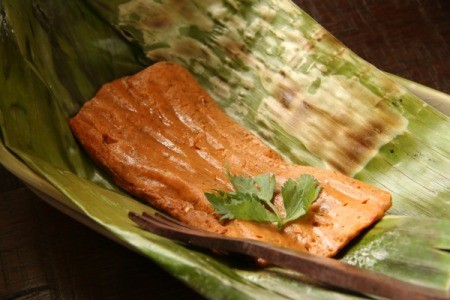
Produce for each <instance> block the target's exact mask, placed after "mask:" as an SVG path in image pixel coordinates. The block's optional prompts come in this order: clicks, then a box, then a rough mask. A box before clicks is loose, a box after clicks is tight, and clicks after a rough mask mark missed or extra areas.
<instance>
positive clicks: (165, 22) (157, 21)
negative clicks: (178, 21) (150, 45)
mask: <svg viewBox="0 0 450 300" xmlns="http://www.w3.org/2000/svg"><path fill="white" fill-rule="evenodd" d="M145 25H147V26H148V27H151V28H155V29H159V28H165V27H169V26H170V25H172V20H171V19H170V17H169V15H168V14H166V15H160V16H156V17H149V18H147V19H146V20H145Z"/></svg>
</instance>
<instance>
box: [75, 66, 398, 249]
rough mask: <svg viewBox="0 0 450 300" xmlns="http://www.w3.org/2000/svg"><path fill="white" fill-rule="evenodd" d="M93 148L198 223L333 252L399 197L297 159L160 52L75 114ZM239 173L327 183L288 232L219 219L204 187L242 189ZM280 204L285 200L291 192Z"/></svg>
mask: <svg viewBox="0 0 450 300" xmlns="http://www.w3.org/2000/svg"><path fill="white" fill-rule="evenodd" d="M69 123H70V126H71V128H72V131H73V133H74V134H75V136H76V137H77V139H78V141H79V142H80V143H81V145H82V146H83V147H84V148H85V149H86V151H87V153H88V154H89V155H90V157H92V159H93V160H94V161H96V162H97V163H98V164H99V165H101V166H102V167H104V168H105V169H106V170H107V171H108V172H109V173H110V174H111V175H112V177H113V178H114V180H115V182H116V183H117V184H118V185H119V186H120V187H122V188H123V189H125V190H126V191H128V192H130V193H131V194H133V195H136V196H138V197H140V198H142V199H145V200H146V201H148V202H149V203H150V204H152V205H153V206H155V207H156V208H158V209H160V210H163V211H165V212H167V213H169V214H170V215H172V216H173V217H175V218H177V219H179V220H181V221H182V222H185V223H187V224H189V225H191V226H194V227H197V228H201V229H204V230H208V231H212V232H216V233H219V234H223V235H226V236H233V237H245V238H251V239H258V240H261V241H265V242H268V243H273V244H277V245H279V246H283V247H289V248H294V249H297V250H299V251H307V252H310V253H312V254H316V255H321V256H333V255H335V254H336V253H337V252H338V251H339V250H340V249H342V247H344V246H345V245H346V244H347V243H348V242H349V241H350V240H351V239H352V238H354V237H355V236H357V235H358V234H359V233H360V232H361V231H362V230H363V229H364V228H366V227H368V226H369V225H371V224H372V223H373V222H375V221H376V220H378V219H380V218H381V217H382V216H383V215H384V213H385V211H386V210H387V209H388V208H389V207H390V205H391V197H390V195H389V194H388V193H386V192H384V191H382V190H380V189H378V188H375V187H373V186H370V185H368V184H366V183H363V182H361V181H358V180H355V179H352V178H349V177H347V176H345V175H342V174H340V173H338V172H336V171H331V170H320V169H316V168H312V167H305V166H298V165H293V164H290V163H287V162H285V161H283V159H282V158H281V157H280V156H279V155H278V154H277V153H276V152H274V151H273V150H272V149H271V148H269V147H268V146H266V145H265V144H264V143H263V142H262V141H260V140H259V139H258V138H257V137H256V136H255V135H254V134H252V133H251V132H250V131H248V130H247V129H245V128H244V127H242V126H241V125H239V124H237V123H235V122H234V121H233V120H232V119H231V118H230V117H228V116H227V115H226V114H225V113H224V112H223V111H222V110H221V109H220V108H219V107H218V106H217V105H216V104H215V102H214V101H213V100H212V99H211V97H210V96H209V95H208V94H207V93H206V91H205V90H203V89H202V88H201V87H200V85H199V84H198V83H197V81H196V80H195V78H194V77H193V76H192V75H191V74H190V73H189V72H188V71H187V70H186V69H184V68H183V67H181V66H179V65H177V64H174V63H167V62H160V63H157V64H154V65H153V66H150V67H148V68H147V69H145V70H143V71H141V72H140V73H138V74H136V75H133V76H129V77H124V78H121V79H118V80H115V81H113V82H111V83H107V84H105V85H104V86H103V87H102V88H101V89H100V90H99V92H98V93H97V95H96V96H95V97H94V98H93V99H92V100H90V101H88V102H86V103H85V105H84V106H83V107H82V109H81V110H80V112H79V113H78V114H77V115H76V116H75V117H73V118H72V119H70V120H69ZM226 166H228V168H229V170H230V172H231V173H233V174H239V175H246V176H255V175H258V174H263V173H271V174H275V175H276V178H277V188H278V189H279V187H280V186H281V185H282V184H283V183H284V182H285V181H286V180H287V179H288V178H294V179H295V178H297V177H298V176H299V175H301V174H311V175H313V176H314V177H316V178H317V180H318V181H319V183H320V185H321V186H322V191H321V193H320V195H319V197H318V198H317V200H316V201H315V202H314V203H313V204H312V206H311V208H310V209H309V211H308V213H307V214H306V215H305V216H303V217H301V218H300V219H298V220H296V221H293V222H291V223H289V224H288V225H287V226H286V227H285V228H284V229H283V230H282V231H281V232H278V231H277V229H276V225H275V224H265V223H255V222H250V221H243V220H232V221H227V222H225V223H223V222H219V221H218V218H217V216H215V215H214V213H213V209H212V207H211V206H210V204H209V202H208V200H207V199H206V197H205V196H204V193H205V192H213V191H214V190H216V189H218V190H232V185H231V183H230V182H229V180H228V178H227V175H226V172H225V168H226ZM279 194H280V193H278V195H277V196H276V197H275V200H274V201H275V205H277V206H278V207H282V205H281V203H282V199H281V196H280V195H279Z"/></svg>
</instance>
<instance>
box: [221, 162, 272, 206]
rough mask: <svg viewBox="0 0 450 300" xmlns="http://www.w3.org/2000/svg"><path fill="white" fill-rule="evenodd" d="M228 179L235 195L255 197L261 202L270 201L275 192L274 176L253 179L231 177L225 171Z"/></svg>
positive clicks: (259, 176)
mask: <svg viewBox="0 0 450 300" xmlns="http://www.w3.org/2000/svg"><path fill="white" fill-rule="evenodd" d="M227 175H228V178H229V179H230V181H231V184H232V185H233V187H234V189H235V190H236V192H237V193H241V194H250V195H256V196H257V197H258V198H259V199H261V200H263V201H266V202H268V201H271V200H272V198H273V192H274V190H275V175H272V176H270V175H269V174H260V175H257V176H255V177H254V178H251V177H246V176H237V175H233V174H231V173H230V172H228V170H227Z"/></svg>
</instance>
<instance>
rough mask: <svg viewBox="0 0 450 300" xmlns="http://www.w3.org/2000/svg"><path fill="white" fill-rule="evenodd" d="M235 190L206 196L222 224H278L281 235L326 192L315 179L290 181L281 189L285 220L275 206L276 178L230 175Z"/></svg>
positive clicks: (304, 178) (307, 178)
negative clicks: (247, 222)
mask: <svg viewBox="0 0 450 300" xmlns="http://www.w3.org/2000/svg"><path fill="white" fill-rule="evenodd" d="M227 176H228V178H229V180H230V182H231V184H232V185H233V187H234V191H233V192H224V191H219V190H217V191H216V193H215V194H213V193H205V196H206V198H207V199H208V201H209V202H210V203H211V206H212V207H213V208H214V213H215V214H217V215H221V218H220V220H227V219H228V220H231V219H241V220H248V221H255V222H270V223H275V222H276V223H277V224H278V230H279V231H280V230H281V229H282V228H283V226H284V225H286V224H287V223H289V222H291V221H294V220H296V219H298V218H300V217H301V216H303V215H305V214H306V212H307V211H308V209H309V207H310V206H311V204H312V203H313V202H314V201H315V200H316V199H317V197H318V196H319V193H320V191H321V189H322V187H321V186H320V185H318V181H317V179H315V178H314V177H313V176H312V175H308V174H303V175H301V176H299V177H297V178H296V179H295V180H293V179H288V180H287V181H286V182H285V183H284V184H283V186H282V187H281V195H282V197H283V205H284V210H285V212H286V213H285V217H284V218H283V217H282V215H281V213H280V211H279V210H278V208H277V207H276V206H275V205H274V204H273V203H272V200H273V198H274V192H275V182H276V180H275V175H269V174H260V175H257V176H255V177H253V178H252V177H246V176H237V175H233V174H231V173H230V172H229V171H227Z"/></svg>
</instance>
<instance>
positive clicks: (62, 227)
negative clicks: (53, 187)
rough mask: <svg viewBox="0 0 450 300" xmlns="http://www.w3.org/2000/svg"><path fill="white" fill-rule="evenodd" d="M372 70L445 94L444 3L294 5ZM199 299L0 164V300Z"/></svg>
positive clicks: (447, 5)
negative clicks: (48, 201)
mask: <svg viewBox="0 0 450 300" xmlns="http://www.w3.org/2000/svg"><path fill="white" fill-rule="evenodd" d="M295 2H296V3H298V4H299V6H300V7H302V8H303V9H304V10H305V11H306V12H308V13H309V14H310V15H311V16H312V17H314V18H315V19H316V20H317V21H319V23H321V24H322V25H323V26H324V27H325V28H327V29H328V30H329V31H330V32H331V33H332V34H334V35H335V36H336V37H337V38H338V39H339V40H341V41H342V42H343V43H344V44H346V45H347V46H348V47H349V48H350V49H352V50H353V51H354V52H356V53H357V54H359V55H360V56H362V57H363V58H364V59H366V60H368V61H369V62H371V63H372V64H374V65H375V66H377V67H378V68H380V69H382V70H384V71H388V72H391V73H394V74H397V75H400V76H402V77H405V78H408V79H411V80H413V81H416V82H419V83H422V84H425V85H427V86H430V87H432V88H435V89H438V90H440V91H443V92H446V93H450V1H449V0H442V1H439V0H428V1H426V0H422V1H420V0H388V1H380V0H354V1H351V0H298V1H295ZM4 298H5V299H143V298H151V299H173V298H181V299H189V298H200V296H198V295H197V294H196V293H195V292H193V291H191V290H190V289H189V288H187V287H186V286H185V285H183V284H182V283H180V282H178V281H177V280H176V279H174V278H173V277H171V276H170V275H168V274H167V273H166V272H165V271H164V270H162V269H160V268H159V267H158V266H157V265H155V264H154V263H153V262H151V261H150V260H148V259H146V258H143V257H141V256H139V255H137V254H135V253H133V252H131V251H129V250H127V249H125V248H123V247H121V246H119V245H117V244H115V243H113V242H112V241H110V240H108V239H107V238H105V237H103V236H101V235H99V234H97V233H95V232H93V231H92V230H90V229H88V228H86V227H84V226H83V225H81V224H79V223H77V222H76V221H73V220H72V219H70V218H69V217H67V216H65V215H63V214H61V213H60V212H58V211H57V210H55V209H53V208H52V207H50V206H48V205H47V204H45V203H44V202H43V201H41V200H40V199H39V198H38V197H37V196H35V195H34V194H33V193H32V192H31V191H30V190H29V189H28V188H27V187H25V186H24V184H23V183H22V182H21V181H19V180H18V179H17V178H16V177H14V176H13V175H12V174H10V173H9V172H8V171H6V170H5V169H4V168H3V167H1V166H0V299H4Z"/></svg>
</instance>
